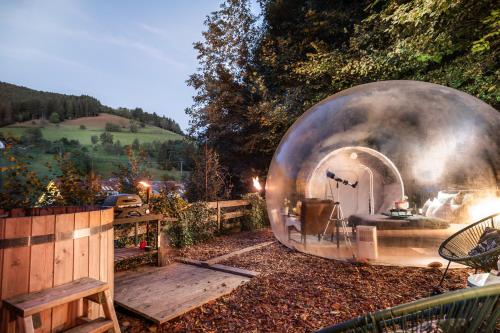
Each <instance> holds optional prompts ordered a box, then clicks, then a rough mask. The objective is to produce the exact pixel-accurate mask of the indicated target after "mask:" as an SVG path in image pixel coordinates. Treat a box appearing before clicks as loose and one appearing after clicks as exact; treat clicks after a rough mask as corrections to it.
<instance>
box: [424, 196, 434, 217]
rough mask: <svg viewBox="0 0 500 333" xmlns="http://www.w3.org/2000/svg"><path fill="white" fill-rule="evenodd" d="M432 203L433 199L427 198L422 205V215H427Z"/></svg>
mask: <svg viewBox="0 0 500 333" xmlns="http://www.w3.org/2000/svg"><path fill="white" fill-rule="evenodd" d="M431 203H432V201H431V199H427V201H426V202H425V203H424V205H423V206H422V215H423V216H425V214H427V210H428V209H429V206H430V205H431Z"/></svg>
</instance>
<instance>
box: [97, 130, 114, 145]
mask: <svg viewBox="0 0 500 333" xmlns="http://www.w3.org/2000/svg"><path fill="white" fill-rule="evenodd" d="M99 138H100V140H101V144H102V145H105V144H113V134H111V133H108V132H103V133H101V135H100V137H99Z"/></svg>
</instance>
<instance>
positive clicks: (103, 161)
mask: <svg viewBox="0 0 500 333" xmlns="http://www.w3.org/2000/svg"><path fill="white" fill-rule="evenodd" d="M22 125H24V124H22ZM22 125H21V126H19V125H18V126H9V127H2V128H0V133H2V134H3V135H5V136H13V137H15V138H20V137H21V136H22V135H23V133H24V131H25V130H26V129H27V128H29V127H32V126H30V125H29V124H27V125H25V126H22ZM86 127H87V128H86V129H80V126H79V125H73V124H71V125H68V124H64V123H62V124H59V126H56V125H53V124H46V125H45V126H44V127H43V128H41V130H42V134H43V138H44V139H45V140H48V141H56V140H59V139H62V138H66V139H68V140H78V141H79V142H80V144H81V145H82V146H84V147H87V149H88V154H89V155H90V157H91V158H92V163H93V167H94V170H95V171H96V173H97V174H98V175H100V176H102V177H110V176H112V174H113V171H115V170H116V169H117V168H116V165H117V164H119V163H125V162H126V161H127V157H126V156H124V155H121V156H117V155H110V154H108V153H106V152H105V151H103V150H102V147H101V146H100V145H99V144H98V145H96V146H97V149H94V146H93V145H92V142H91V137H92V136H93V135H97V136H99V135H101V133H103V132H104V129H103V127H104V126H98V127H97V126H95V123H90V124H89V125H88V126H87V125H86ZM111 134H113V139H114V141H115V142H116V141H117V140H120V143H121V144H122V145H130V144H132V142H133V141H134V140H135V139H136V138H137V139H138V140H139V142H140V143H147V142H153V141H161V142H163V141H170V140H182V139H183V138H184V137H183V136H182V135H180V134H177V133H173V132H170V131H167V130H164V129H161V128H158V127H154V126H146V127H144V128H139V131H138V132H137V133H131V132H130V131H128V129H127V128H124V129H122V132H112V133H111ZM29 155H30V156H31V157H32V158H31V159H29V160H30V162H29V163H30V165H31V167H32V168H33V170H34V171H36V172H37V173H38V174H39V175H40V176H50V174H49V172H48V169H47V167H46V164H47V163H49V164H51V165H52V166H53V167H54V169H55V170H56V171H57V167H56V164H55V161H54V156H53V155H51V154H46V153H44V152H41V151H39V150H38V149H31V150H30V152H29ZM151 164H152V165H151V167H148V168H147V169H148V171H149V173H150V174H151V175H152V177H153V179H162V178H164V177H167V178H169V179H180V178H181V175H180V171H178V170H175V169H174V170H170V171H168V170H161V169H159V168H157V167H155V164H156V163H155V162H151Z"/></svg>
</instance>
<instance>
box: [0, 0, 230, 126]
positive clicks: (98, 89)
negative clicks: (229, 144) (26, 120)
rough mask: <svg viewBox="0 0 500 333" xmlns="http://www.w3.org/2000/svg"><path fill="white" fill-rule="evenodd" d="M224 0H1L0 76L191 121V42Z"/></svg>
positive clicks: (193, 64)
mask: <svg viewBox="0 0 500 333" xmlns="http://www.w3.org/2000/svg"><path fill="white" fill-rule="evenodd" d="M221 2H222V0H189V1H188V0H179V1H176V0H169V1H166V0H165V1H161V0H158V1H120V0H116V1H98V0H95V1H83V0H82V1H71V0H58V1H52V0H50V1H42V0H40V1H34V0H33V1H32V0H0V81H4V82H9V83H14V84H18V85H23V86H26V87H29V88H33V89H37V90H45V91H52V92H59V93H65V94H75V95H81V94H87V95H91V96H94V97H96V98H98V99H99V100H100V101H101V102H102V103H103V104H105V105H109V106H112V107H119V106H123V107H128V108H133V107H142V108H143V109H144V110H145V111H148V112H156V113H158V114H162V115H166V116H169V117H171V118H173V119H175V120H176V121H177V122H179V124H180V125H181V127H182V128H183V129H186V127H187V125H188V118H187V116H186V115H185V114H184V109H185V108H186V107H188V106H190V105H191V96H192V95H193V94H194V91H193V90H192V89H191V88H190V87H187V86H186V83H185V81H186V79H187V78H188V76H189V75H190V74H191V73H193V72H194V71H195V70H196V67H197V62H196V53H195V51H194V50H193V47H192V43H193V42H195V41H199V40H201V32H202V30H204V26H203V21H204V19H205V16H206V15H208V14H209V13H210V12H212V11H214V10H217V9H218V8H219V4H220V3H221Z"/></svg>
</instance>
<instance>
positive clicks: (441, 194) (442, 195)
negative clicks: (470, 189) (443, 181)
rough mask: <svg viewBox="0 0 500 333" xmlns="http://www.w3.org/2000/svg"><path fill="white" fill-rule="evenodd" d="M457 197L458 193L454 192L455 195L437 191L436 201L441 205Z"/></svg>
mask: <svg viewBox="0 0 500 333" xmlns="http://www.w3.org/2000/svg"><path fill="white" fill-rule="evenodd" d="M457 195H458V192H456V193H447V192H443V191H439V192H438V196H437V199H438V200H439V201H440V202H441V203H445V202H446V201H447V200H448V199H453V198H455V197H456V196H457Z"/></svg>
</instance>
